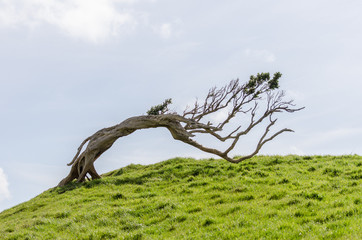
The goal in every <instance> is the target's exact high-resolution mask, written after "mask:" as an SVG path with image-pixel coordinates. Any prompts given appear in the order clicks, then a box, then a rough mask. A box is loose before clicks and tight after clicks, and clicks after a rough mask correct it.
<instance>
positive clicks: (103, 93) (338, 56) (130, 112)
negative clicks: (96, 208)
mask: <svg viewBox="0 0 362 240" xmlns="http://www.w3.org/2000/svg"><path fill="white" fill-rule="evenodd" d="M361 9H362V2H361V1H360V0H346V1H337V0H328V1H327V0H318V1H312V0H304V1H293V0H274V1H270V0H255V1H243V0H227V1H216V0H215V1H213V0H208V1H206V0H204V1H195V0H192V1H189V0H185V1H172V0H62V1H56V0H0V69H1V71H0V110H1V113H0V114H1V116H0V123H1V124H0V131H1V136H0V149H1V156H0V211H1V210H4V209H6V208H9V207H11V206H14V205H16V204H18V203H20V202H23V201H26V200H28V199H30V198H32V197H34V196H36V195H37V194H39V193H41V192H43V191H45V190H47V189H49V188H51V187H54V186H55V185H57V184H58V182H59V181H60V180H61V179H62V178H63V177H65V176H66V175H67V173H68V172H69V170H70V168H69V167H67V166H66V163H68V162H69V161H70V160H71V159H72V158H73V156H74V154H75V152H76V149H77V148H78V146H79V144H80V143H81V142H82V141H83V139H85V138H86V137H88V136H89V135H91V134H93V133H94V132H95V131H97V130H99V129H101V128H104V127H109V126H112V125H114V124H117V123H119V122H121V121H122V120H124V119H126V118H128V117H131V116H135V115H142V114H145V112H146V111H147V110H148V109H149V108H150V106H153V105H156V104H159V103H161V102H162V101H163V100H164V99H166V98H172V99H173V102H174V104H173V108H175V109H177V110H182V109H183V107H185V106H186V105H187V104H189V103H191V102H192V101H193V100H194V99H195V98H196V97H199V98H202V97H203V96H205V94H206V93H207V91H208V89H209V88H211V87H213V86H223V85H224V84H227V83H228V82H229V81H230V80H232V79H236V78H239V79H240V80H241V81H243V80H247V79H248V78H249V76H250V75H252V74H256V73H258V72H271V73H274V72H276V71H280V72H282V73H283V77H282V79H281V80H280V86H281V89H284V90H286V92H287V96H288V97H289V98H292V99H294V100H295V103H296V104H297V105H298V106H305V107H306V109H305V110H303V111H301V112H298V113H294V114H287V113H286V114H282V115H280V116H279V123H278V124H279V125H278V126H276V128H275V129H274V130H277V129H278V128H283V127H289V128H292V129H294V130H295V133H285V134H284V135H282V136H279V137H278V138H276V139H275V140H274V141H273V142H270V143H268V144H267V145H266V146H265V147H264V149H263V150H262V151H261V153H262V154H282V155H284V154H301V155H311V154H331V155H332V154H333V155H337V154H338V155H340V154H362V140H361V139H362V138H361V136H362V125H361V120H362V113H361V111H360V109H361V107H360V104H361V103H362V101H361V87H362V71H361V66H362V45H361V42H362V31H361V29H362V15H361ZM255 137H256V136H250V138H248V139H247V141H244V142H241V144H240V145H239V146H238V147H237V148H236V150H235V154H239V155H243V154H247V153H249V152H250V151H251V150H252V149H253V145H254V144H255V141H256V138H255ZM176 156H190V157H195V158H202V157H210V155H208V154H205V153H203V152H201V151H200V150H197V149H194V148H192V147H191V146H187V145H185V144H183V143H180V142H176V141H174V140H173V139H172V137H171V136H170V134H169V133H168V132H167V131H166V130H165V129H152V130H142V131H138V132H136V133H134V134H132V135H130V136H127V137H126V138H122V139H119V140H118V141H117V143H116V144H115V145H114V146H113V148H112V149H110V150H109V151H108V152H106V153H105V154H104V155H102V157H101V158H100V159H98V161H97V162H96V168H97V169H98V172H99V173H104V172H107V171H110V170H113V169H117V168H120V167H123V166H126V165H128V164H131V163H135V164H150V163H155V162H159V161H163V160H166V159H169V158H172V157H176Z"/></svg>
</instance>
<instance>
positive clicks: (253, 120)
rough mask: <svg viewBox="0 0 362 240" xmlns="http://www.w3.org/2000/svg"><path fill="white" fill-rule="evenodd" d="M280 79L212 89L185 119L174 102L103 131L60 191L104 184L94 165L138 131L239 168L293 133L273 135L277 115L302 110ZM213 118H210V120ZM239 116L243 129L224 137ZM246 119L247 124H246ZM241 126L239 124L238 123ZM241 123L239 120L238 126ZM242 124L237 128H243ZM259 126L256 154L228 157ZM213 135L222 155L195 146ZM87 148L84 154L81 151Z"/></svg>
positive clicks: (78, 156) (265, 77) (276, 76)
mask: <svg viewBox="0 0 362 240" xmlns="http://www.w3.org/2000/svg"><path fill="white" fill-rule="evenodd" d="M281 76H282V75H281V73H279V72H277V73H275V74H274V75H273V77H270V74H269V73H260V74H257V75H256V76H254V75H252V76H251V77H250V79H249V80H248V81H247V82H245V83H240V82H239V80H238V79H237V80H232V81H231V82H230V83H229V84H227V85H226V86H224V87H222V88H216V87H214V88H211V89H210V90H209V92H208V94H207V96H206V98H205V99H204V100H203V101H198V100H196V102H195V104H194V105H193V106H192V107H187V108H186V110H185V111H184V112H183V113H182V114H178V113H174V112H171V111H170V110H169V109H168V105H169V104H171V99H167V100H166V101H165V102H164V103H163V104H160V105H157V106H154V107H152V108H151V109H150V110H149V111H148V112H147V115H142V116H136V117H131V118H128V119H126V120H124V121H123V122H121V123H119V124H117V125H115V126H112V127H108V128H103V129H101V130H99V131H98V132H96V133H94V134H93V135H91V136H89V137H88V138H86V139H85V140H84V141H83V142H82V143H81V144H80V146H79V148H78V151H77V153H76V155H75V156H74V158H73V160H72V161H71V162H70V163H69V164H68V166H72V167H71V170H70V173H69V174H68V176H66V177H65V178H64V179H63V180H62V181H61V182H60V183H59V184H58V186H64V185H65V184H67V183H69V182H71V181H73V180H74V179H77V182H82V181H84V180H85V178H88V176H87V174H89V175H90V176H91V178H92V179H97V178H100V176H99V174H98V173H97V171H96V170H95V168H94V162H95V161H96V160H97V159H98V158H99V157H100V156H101V155H102V153H104V152H105V151H106V150H108V149H109V148H110V147H111V146H112V145H113V143H114V142H115V141H116V140H117V139H118V138H120V137H124V136H127V135H129V134H131V133H133V132H135V131H136V130H139V129H145V128H157V127H165V128H167V129H168V130H169V131H170V133H171V135H172V137H173V138H174V139H176V140H179V141H182V142H184V143H187V144H189V145H192V146H194V147H196V148H198V149H200V150H202V151H204V152H208V153H212V154H215V155H217V156H219V157H221V158H223V159H225V160H227V161H229V162H231V163H239V162H241V161H243V160H245V159H249V158H251V157H253V156H254V155H256V154H257V153H258V152H259V150H260V149H261V148H262V147H263V145H264V144H265V143H267V142H269V141H271V140H273V139H274V138H275V137H276V136H278V135H280V134H281V133H283V132H292V131H293V130H291V129H289V128H284V129H281V130H279V131H275V132H274V133H272V134H270V133H269V132H270V130H271V127H272V126H273V125H274V124H275V122H276V121H277V118H275V117H274V115H275V114H276V113H279V112H290V113H292V112H296V111H299V110H301V109H303V108H295V105H294V104H293V101H292V100H289V101H285V100H284V99H283V98H284V92H283V91H280V90H278V89H279V79H280V77H281ZM218 112H227V114H224V115H225V117H224V119H222V120H221V121H218V122H215V119H219V118H215V117H214V118H213V117H212V115H213V114H214V113H218ZM210 116H211V117H210ZM237 116H243V117H244V118H243V119H244V121H243V124H239V125H236V127H235V128H233V129H231V130H229V132H227V133H224V132H225V131H223V130H224V129H226V128H227V126H228V125H232V126H234V125H233V124H230V121H232V120H238V118H237ZM245 119H246V120H247V121H245ZM238 121H239V120H238ZM240 122H241V120H240ZM240 122H239V123H240ZM256 126H263V128H265V130H264V131H263V133H262V134H261V136H260V139H259V141H258V142H257V144H256V147H255V150H254V151H253V152H252V153H250V154H248V155H244V156H241V157H237V158H232V157H230V151H231V150H233V149H234V147H235V145H236V144H237V143H238V141H239V139H240V138H241V137H242V136H245V135H246V134H248V133H249V132H250V131H251V130H252V129H254V128H255V127H256ZM202 134H204V135H209V136H212V138H215V139H217V140H218V141H221V142H228V143H229V144H228V145H227V148H226V149H224V150H219V149H215V148H211V147H206V146H203V145H201V144H200V143H198V142H197V141H196V140H195V137H196V136H197V135H202ZM87 142H88V145H87V147H86V149H85V150H84V151H83V152H82V148H83V146H84V145H85V144H86V143H87Z"/></svg>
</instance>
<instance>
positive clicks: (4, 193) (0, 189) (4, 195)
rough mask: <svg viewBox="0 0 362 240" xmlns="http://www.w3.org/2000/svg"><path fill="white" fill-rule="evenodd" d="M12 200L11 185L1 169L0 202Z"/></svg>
mask: <svg viewBox="0 0 362 240" xmlns="http://www.w3.org/2000/svg"><path fill="white" fill-rule="evenodd" d="M8 198H10V192H9V183H8V181H7V178H6V175H5V173H4V171H3V169H2V168H0V202H1V201H2V200H4V199H8Z"/></svg>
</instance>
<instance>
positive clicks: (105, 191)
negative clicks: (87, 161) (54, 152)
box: [0, 156, 362, 239]
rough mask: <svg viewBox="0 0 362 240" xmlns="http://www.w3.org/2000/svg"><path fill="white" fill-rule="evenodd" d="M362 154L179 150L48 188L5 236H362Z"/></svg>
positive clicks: (14, 211) (6, 227) (13, 212)
mask: <svg viewBox="0 0 362 240" xmlns="http://www.w3.org/2000/svg"><path fill="white" fill-rule="evenodd" d="M361 226H362V157H360V156H341V157H336V156H304V157H302V156H286V157H280V156H260V157H255V158H253V159H251V160H249V161H246V162H245V163H241V164H238V165H236V164H230V163H228V162H226V161H224V160H213V159H207V160H194V159H184V158H175V159H171V160H168V161H164V162H161V163H157V164H154V165H149V166H142V165H129V166H127V167H125V168H122V169H119V170H116V171H113V172H110V173H107V174H105V175H104V178H103V179H100V180H95V181H91V182H86V183H83V184H71V185H69V186H66V187H63V188H54V189H51V190H48V191H46V192H44V193H42V194H40V195H39V196H37V197H35V198H34V199H32V200H30V201H28V202H25V203H22V204H20V205H18V206H15V207H13V208H11V209H9V210H6V211H3V212H2V213H0V236H1V237H0V238H2V239H361V236H362V227H361Z"/></svg>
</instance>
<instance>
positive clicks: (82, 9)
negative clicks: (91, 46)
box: [0, 0, 137, 43]
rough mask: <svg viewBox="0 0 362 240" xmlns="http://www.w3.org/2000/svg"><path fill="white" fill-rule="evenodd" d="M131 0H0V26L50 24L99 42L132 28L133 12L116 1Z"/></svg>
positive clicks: (128, 0) (131, 0)
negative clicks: (121, 7) (119, 5)
mask: <svg viewBox="0 0 362 240" xmlns="http://www.w3.org/2000/svg"><path fill="white" fill-rule="evenodd" d="M133 2H135V0H63V1H57V0H0V26H1V25H3V26H7V27H16V26H26V27H30V28H34V27H37V26H39V25H41V24H50V25H52V26H56V27H58V28H60V29H61V30H63V31H65V32H66V34H68V35H70V36H72V37H75V38H78V39H82V40H87V41H90V42H93V43H99V42H103V41H105V40H107V39H108V38H110V37H114V36H119V35H120V34H121V33H124V32H127V31H129V30H132V29H133V28H134V27H135V26H136V25H137V14H136V13H135V12H134V11H133V10H130V9H126V8H124V9H122V10H121V9H120V8H117V4H123V5H122V6H124V5H125V4H131V3H133Z"/></svg>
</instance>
